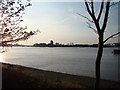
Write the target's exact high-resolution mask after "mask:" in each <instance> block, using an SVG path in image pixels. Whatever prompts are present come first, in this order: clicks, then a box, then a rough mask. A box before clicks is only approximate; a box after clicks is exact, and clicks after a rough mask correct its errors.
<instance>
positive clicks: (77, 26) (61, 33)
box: [19, 0, 118, 45]
mask: <svg viewBox="0 0 120 90" xmlns="http://www.w3.org/2000/svg"><path fill="white" fill-rule="evenodd" d="M31 3H32V6H30V7H27V8H26V10H25V14H24V15H23V20H24V21H23V22H22V23H21V25H22V26H27V27H28V31H29V30H30V31H31V30H32V31H35V30H37V29H38V30H39V31H40V32H41V33H38V34H37V35H35V36H32V37H31V38H30V39H28V40H26V41H21V42H19V44H26V45H32V44H35V43H48V42H49V41H50V40H53V41H54V43H56V42H58V43H63V44H67V43H71V42H73V43H75V44H94V43H97V42H98V35H97V34H96V33H95V32H94V31H93V30H92V29H90V28H88V26H87V24H86V21H87V20H86V19H85V18H83V17H81V16H79V15H78V14H77V13H80V14H82V15H85V16H87V17H89V15H88V13H87V10H86V8H85V5H84V3H83V2H69V0H68V1H67V2H48V1H46V2H39V1H38V0H36V1H31ZM95 7H98V4H97V5H96V6H95ZM95 11H96V12H97V11H98V8H96V10H95ZM115 32H118V5H116V6H113V7H112V8H111V9H110V15H109V22H108V25H107V28H106V31H105V37H104V38H107V37H108V36H109V35H111V34H114V33H115ZM117 41H118V39H117V38H113V39H111V40H110V41H108V43H109V42H117Z"/></svg>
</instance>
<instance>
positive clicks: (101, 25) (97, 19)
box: [78, 0, 120, 89]
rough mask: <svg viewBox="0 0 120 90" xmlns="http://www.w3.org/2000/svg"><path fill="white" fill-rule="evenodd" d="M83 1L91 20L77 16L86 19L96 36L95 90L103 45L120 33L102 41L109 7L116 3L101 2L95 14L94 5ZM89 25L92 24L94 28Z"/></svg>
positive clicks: (103, 0) (98, 81)
mask: <svg viewBox="0 0 120 90" xmlns="http://www.w3.org/2000/svg"><path fill="white" fill-rule="evenodd" d="M84 1H85V6H86V9H87V12H88V14H89V16H90V17H91V19H89V18H88V17H86V16H84V15H81V14H79V13H78V14H79V15H80V16H82V17H84V18H86V19H87V20H88V22H87V24H88V27H89V28H91V29H92V30H94V31H95V32H96V33H97V34H98V52H97V57H96V62H95V75H96V82H95V89H98V88H99V85H100V63H101V58H102V54H103V45H104V43H105V42H106V41H108V40H109V39H110V38H112V37H114V36H116V35H118V34H120V32H117V33H115V34H113V35H111V36H109V37H108V38H107V39H105V40H104V32H105V30H106V26H107V22H108V16H109V11H110V7H111V6H113V5H116V4H117V3H114V2H112V3H111V2H110V0H106V1H105V0H102V2H101V4H100V8H99V9H98V10H99V11H98V13H96V12H95V7H94V4H95V3H94V2H93V0H84ZM97 8H98V7H97ZM91 24H94V25H95V28H94V27H93V26H92V25H91Z"/></svg>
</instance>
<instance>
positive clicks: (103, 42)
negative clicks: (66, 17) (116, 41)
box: [103, 32, 120, 44]
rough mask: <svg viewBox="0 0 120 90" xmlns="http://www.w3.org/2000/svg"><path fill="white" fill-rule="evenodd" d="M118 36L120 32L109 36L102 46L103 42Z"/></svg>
mask: <svg viewBox="0 0 120 90" xmlns="http://www.w3.org/2000/svg"><path fill="white" fill-rule="evenodd" d="M119 34H120V32H118V33H115V34H113V35H111V36H109V37H108V38H107V39H105V40H104V41H103V44H104V43H105V42H107V41H108V40H109V39H111V38H113V37H114V36H116V35H119Z"/></svg>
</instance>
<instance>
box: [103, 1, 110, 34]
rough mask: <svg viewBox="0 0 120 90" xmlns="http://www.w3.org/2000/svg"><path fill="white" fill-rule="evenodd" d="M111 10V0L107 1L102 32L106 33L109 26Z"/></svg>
mask: <svg viewBox="0 0 120 90" xmlns="http://www.w3.org/2000/svg"><path fill="white" fill-rule="evenodd" d="M109 8H110V0H108V1H107V5H106V12H105V16H104V22H103V26H102V31H103V32H104V31H105V28H106V25H107V21H108V14H109Z"/></svg>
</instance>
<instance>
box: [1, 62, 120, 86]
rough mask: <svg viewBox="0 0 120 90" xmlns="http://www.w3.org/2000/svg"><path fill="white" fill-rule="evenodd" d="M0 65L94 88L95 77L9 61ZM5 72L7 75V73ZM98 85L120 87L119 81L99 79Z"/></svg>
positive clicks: (28, 73) (49, 78) (52, 79)
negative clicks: (10, 62)
mask: <svg viewBox="0 0 120 90" xmlns="http://www.w3.org/2000/svg"><path fill="white" fill-rule="evenodd" d="M0 66H1V67H2V70H4V69H5V68H6V69H9V70H14V71H17V72H22V73H25V74H27V75H29V76H34V77H39V78H46V79H47V80H50V81H57V82H63V81H64V82H67V83H69V84H70V85H71V84H74V85H76V86H80V85H82V88H94V82H95V78H92V77H87V76H78V75H72V74H66V73H60V72H54V71H47V70H41V69H35V68H31V67H25V66H21V65H16V64H9V63H1V62H0ZM3 74H4V73H3ZM6 74H7V75H9V74H8V73H6ZM3 77H4V76H3ZM100 87H101V88H120V82H117V81H111V80H103V79H101V84H100Z"/></svg>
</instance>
